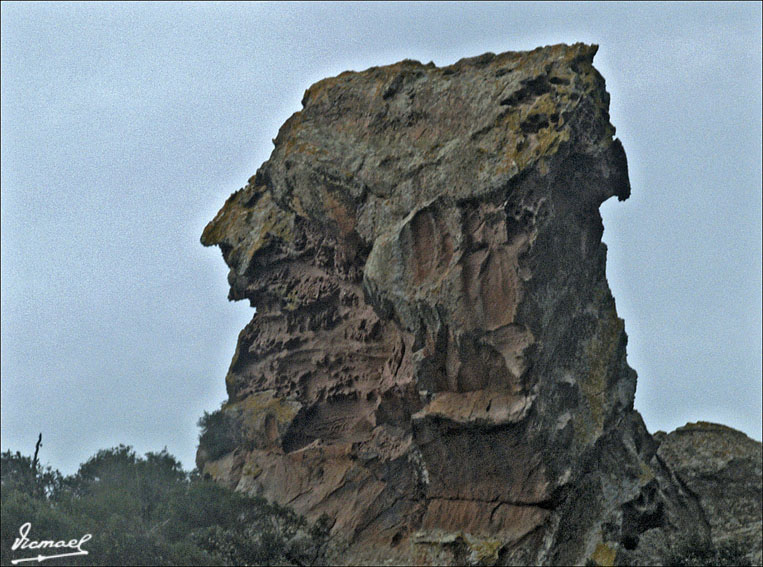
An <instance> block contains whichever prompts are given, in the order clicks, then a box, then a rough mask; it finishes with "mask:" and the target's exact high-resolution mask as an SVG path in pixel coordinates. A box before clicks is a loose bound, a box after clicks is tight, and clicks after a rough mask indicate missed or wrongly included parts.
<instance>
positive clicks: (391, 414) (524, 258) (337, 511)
mask: <svg viewBox="0 0 763 567" xmlns="http://www.w3.org/2000/svg"><path fill="white" fill-rule="evenodd" d="M595 53H596V47H595V46H587V45H582V44H576V45H573V46H565V45H556V46H552V47H546V48H541V49H536V50H534V51H531V52H527V53H504V54H500V55H493V54H485V55H482V56H479V57H475V58H471V59H463V60H461V61H459V62H458V63H456V64H454V65H451V66H449V67H443V68H438V67H436V66H434V64H431V63H430V64H428V65H423V64H421V63H418V62H416V61H408V60H406V61H403V62H400V63H397V64H395V65H391V66H387V67H375V68H371V69H368V70H367V71H364V72H361V73H356V72H346V73H343V74H341V75H339V76H338V77H335V78H331V79H326V80H323V81H320V82H318V83H316V84H315V85H313V86H312V87H310V88H309V89H308V90H307V91H306V92H305V96H304V99H303V101H302V104H303V109H302V110H301V111H300V112H297V113H295V114H294V115H293V116H292V117H291V118H289V119H288V120H287V121H286V123H285V124H284V125H283V126H282V128H281V130H280V131H279V133H278V136H277V138H276V139H275V140H274V144H275V149H274V150H273V153H272V155H271V157H270V159H269V160H268V161H266V162H265V163H264V164H263V165H262V167H261V168H260V169H259V170H258V172H257V174H256V175H255V176H254V177H252V178H251V179H250V180H249V183H248V185H247V186H246V187H244V188H243V189H241V190H239V191H237V192H236V193H234V194H233V195H232V196H231V197H230V198H229V199H228V201H227V202H226V203H225V205H224V206H223V208H222V209H221V211H220V212H219V213H218V215H217V216H216V217H215V219H214V220H213V221H212V222H210V224H209V225H208V226H207V228H206V229H205V231H204V234H203V236H202V242H203V243H204V244H205V245H207V246H211V245H217V246H219V247H220V248H221V250H222V252H223V256H224V258H225V261H226V263H227V264H228V266H229V267H230V273H229V282H230V296H229V297H230V299H232V300H241V299H248V300H249V301H250V302H251V305H252V306H253V307H256V314H255V315H254V317H253V319H252V321H251V323H250V324H249V325H247V327H246V328H245V329H244V330H243V331H242V332H241V334H240V336H239V341H238V346H237V349H236V354H235V356H234V359H233V361H232V363H231V366H230V371H229V373H228V376H227V378H226V384H227V389H228V395H229V400H228V402H227V403H226V404H225V405H224V407H223V410H222V411H223V412H224V413H225V414H226V415H228V416H230V418H231V422H232V423H233V424H234V426H233V428H234V429H235V430H236V431H235V439H236V442H235V449H234V450H232V451H227V452H226V454H224V455H222V456H219V451H215V450H213V449H214V448H209V447H204V446H201V447H200V449H199V454H198V458H197V461H198V466H199V468H200V469H201V470H203V471H204V472H205V474H208V475H210V476H212V477H214V478H215V479H217V480H218V481H220V482H224V483H227V484H229V485H230V486H234V487H237V488H238V489H239V490H245V491H251V492H257V493H261V494H263V495H264V496H266V497H268V498H270V499H275V500H277V501H278V502H280V503H282V504H288V505H290V506H292V507H294V508H295V509H296V510H297V511H299V512H301V513H304V514H306V515H308V517H312V518H314V517H317V516H318V515H320V514H322V513H327V514H328V515H329V516H331V517H332V518H334V519H335V524H334V528H333V531H334V533H336V534H339V535H340V536H342V537H343V538H344V539H345V540H346V542H347V544H348V546H349V547H348V549H347V551H346V553H345V555H343V556H342V558H340V559H341V560H343V561H347V562H350V563H357V562H368V563H378V562H385V561H389V562H393V563H417V564H420V563H433V564H440V563H464V562H466V563H490V564H493V563H514V564H516V563H520V564H524V563H527V564H535V563H538V564H575V563H585V562H586V561H588V560H591V561H593V562H595V563H597V564H612V563H613V562H617V563H659V562H660V560H661V558H662V557H664V556H665V554H666V553H667V552H668V551H669V550H670V548H671V546H672V545H674V544H675V542H677V541H680V540H681V538H682V537H683V536H684V535H685V534H686V533H688V532H691V533H693V534H698V536H699V537H701V538H705V539H708V540H709V538H711V536H713V534H714V530H715V529H718V528H717V527H716V524H715V523H714V521H713V520H708V519H706V520H704V521H698V518H707V511H708V510H709V509H711V508H712V509H715V508H716V507H717V508H721V507H722V506H721V505H720V504H719V502H720V501H719V500H718V498H719V497H720V496H718V495H717V494H716V493H715V492H714V491H713V490H714V489H709V490H710V491H709V492H708V495H709V496H708V497H707V498H703V497H698V496H697V494H699V493H701V492H702V490H704V488H703V487H704V486H705V485H704V484H702V483H703V482H704V481H703V480H702V478H703V477H702V473H701V472H697V471H701V469H702V467H701V466H700V465H698V464H694V463H693V461H690V460H689V461H687V460H686V459H685V458H683V457H682V455H683V453H682V451H684V452H685V451H687V450H688V449H681V447H684V445H683V443H685V441H683V440H682V441H680V442H676V441H675V440H674V438H673V437H671V436H668V438H667V439H666V440H665V441H664V442H663V444H662V445H660V443H659V440H658V439H655V438H653V437H652V436H651V435H650V434H649V433H648V432H647V430H646V428H645V427H644V424H643V422H642V420H641V417H640V416H639V414H638V413H637V412H636V411H634V409H633V396H634V392H635V388H636V374H635V372H634V371H633V370H632V369H631V368H630V367H629V366H628V364H627V362H626V351H625V349H626V343H627V337H626V334H625V331H624V326H623V321H622V320H621V319H619V318H618V316H617V313H616V311H615V302H614V299H613V297H612V294H611V293H610V290H609V287H608V285H607V281H606V277H605V261H606V247H605V245H604V244H603V243H602V242H601V236H602V232H603V226H602V222H601V217H600V215H599V210H598V209H599V206H600V205H601V203H602V202H603V201H605V200H606V199H608V198H610V197H614V196H616V197H618V198H619V199H621V200H623V199H626V198H627V197H628V196H629V193H630V185H629V181H628V174H627V165H626V157H625V153H624V151H623V148H622V146H621V144H620V142H619V140H617V139H616V138H614V133H615V129H614V127H613V126H612V125H611V124H610V122H609V114H608V106H609V95H608V94H607V92H606V90H605V86H604V79H603V78H602V77H601V75H600V74H599V73H598V72H597V71H596V70H595V69H594V67H593V65H592V61H593V57H594V54H595ZM671 435H676V434H671ZM681 439H683V438H681ZM677 447H678V448H677ZM758 447H759V444H758ZM758 451H759V449H758ZM210 455H218V456H217V457H216V458H214V459H212V458H211V457H210ZM674 459H677V460H676V461H675V462H674ZM721 469H723V470H724V471H726V473H727V474H728V475H732V476H733V475H734V474H736V473H735V472H734V471H737V469H735V468H733V467H731V468H729V467H726V468H723V467H722V466H721V465H718V467H716V470H721ZM726 473H724V474H726ZM740 474H743V475H744V474H747V470H746V469H745V470H744V471H742V472H741V473H740ZM757 475H758V476H757V481H755V480H754V479H753V480H752V481H751V483H752V484H749V486H748V485H744V487H742V485H740V488H739V491H738V494H739V498H747V497H749V495H750V494H753V493H755V489H756V486H757V490H758V492H757V494H758V495H759V494H760V468H759V467H758V469H757ZM755 482H757V483H758V484H757V485H756V486H754V483H755ZM700 485H701V486H700ZM745 506H746V505H745ZM743 507H744V506H743ZM744 509H745V510H747V508H746V507H745V508H744ZM745 514H747V511H746V512H745ZM750 514H752V512H750ZM750 517H751V516H750ZM744 518H745V520H744V526H740V527H739V530H737V531H738V532H739V534H741V535H744V537H748V536H749V534H747V532H745V530H748V528H749V529H751V530H753V531H754V530H755V529H757V530H758V533H759V530H760V528H759V525H760V524H759V523H758V528H755V527H754V526H753V527H750V525H749V523H748V522H747V519H746V518H748V516H744ZM743 532H744V533H743ZM753 535H754V534H753Z"/></svg>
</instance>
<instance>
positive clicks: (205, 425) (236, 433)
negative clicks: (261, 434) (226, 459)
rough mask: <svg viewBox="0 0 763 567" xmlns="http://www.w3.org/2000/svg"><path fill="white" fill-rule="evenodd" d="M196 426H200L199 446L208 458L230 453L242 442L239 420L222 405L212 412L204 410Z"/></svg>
mask: <svg viewBox="0 0 763 567" xmlns="http://www.w3.org/2000/svg"><path fill="white" fill-rule="evenodd" d="M198 426H199V427H200V428H201V434H200V435H199V447H202V448H203V449H204V450H205V451H206V452H207V454H208V458H209V460H215V459H218V458H220V457H222V456H223V455H225V454H226V453H230V452H231V451H233V450H234V449H236V448H237V447H238V446H239V445H240V444H241V443H242V438H241V437H242V436H241V427H240V423H239V420H238V419H236V417H235V416H233V415H231V414H230V413H229V412H226V411H224V410H223V408H222V407H221V408H220V409H218V410H215V411H213V412H206V411H205V412H204V415H203V416H201V417H200V418H199V422H198Z"/></svg>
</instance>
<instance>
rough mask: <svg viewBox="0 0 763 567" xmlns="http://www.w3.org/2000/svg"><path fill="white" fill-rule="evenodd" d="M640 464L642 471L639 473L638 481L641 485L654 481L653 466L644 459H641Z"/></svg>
mask: <svg viewBox="0 0 763 567" xmlns="http://www.w3.org/2000/svg"><path fill="white" fill-rule="evenodd" d="M639 465H640V467H641V472H640V473H639V475H638V482H639V484H640V485H641V486H644V485H645V484H649V483H650V482H651V481H652V479H653V478H654V471H653V470H652V467H650V466H649V465H647V464H646V463H645V462H644V461H639Z"/></svg>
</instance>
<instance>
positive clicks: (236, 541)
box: [0, 445, 331, 565]
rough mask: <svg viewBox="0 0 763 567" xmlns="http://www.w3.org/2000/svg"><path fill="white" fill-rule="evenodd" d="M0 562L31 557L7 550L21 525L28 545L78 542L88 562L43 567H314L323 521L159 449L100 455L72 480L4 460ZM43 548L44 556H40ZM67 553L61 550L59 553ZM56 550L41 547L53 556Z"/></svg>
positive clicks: (325, 535) (322, 542)
mask: <svg viewBox="0 0 763 567" xmlns="http://www.w3.org/2000/svg"><path fill="white" fill-rule="evenodd" d="M1 478H2V518H3V522H2V534H1V537H0V543H1V545H2V557H1V558H0V561H1V563H2V565H11V561H12V560H13V559H21V558H25V557H31V556H34V554H35V553H39V552H38V551H37V550H30V549H27V550H25V551H23V552H22V551H21V550H16V551H12V545H13V542H14V540H15V539H16V538H17V537H19V528H20V527H21V526H22V525H23V524H24V523H26V522H29V523H31V529H30V532H29V534H28V538H29V539H30V540H56V541H58V540H65V541H69V540H71V539H75V538H76V539H78V538H80V537H82V536H83V535H85V534H92V539H91V540H90V541H88V542H86V543H85V544H84V545H83V549H85V550H87V551H88V555H87V556H83V557H65V558H62V559H58V560H56V559H50V560H46V564H49V565H273V564H278V565H314V564H320V563H325V561H326V559H325V555H326V552H327V547H328V543H329V530H330V528H331V521H330V520H329V518H327V517H325V516H324V517H322V518H320V519H319V520H318V521H316V522H315V523H314V524H309V523H308V522H307V520H305V518H304V517H302V516H299V515H297V514H296V513H295V512H294V511H292V510H290V509H288V508H285V507H282V506H279V505H277V504H273V503H269V502H267V501H266V500H265V499H264V498H260V497H252V496H247V495H245V494H242V493H239V492H234V491H232V490H230V489H228V488H225V487H223V486H220V485H217V484H214V483H212V482H210V481H206V480H204V479H202V478H201V477H200V475H199V474H198V473H197V472H196V471H193V472H191V473H188V472H185V471H183V470H182V468H181V465H180V463H179V462H178V461H177V460H176V459H175V458H174V457H173V456H172V455H170V454H169V453H167V451H166V450H164V451H161V452H158V453H146V455H145V456H144V457H140V456H137V455H136V454H135V452H134V451H133V449H132V448H131V447H128V446H124V445H120V446H118V447H114V448H111V449H105V450H101V451H99V452H98V453H97V454H96V455H95V456H93V457H92V458H90V459H89V460H88V461H87V462H85V463H83V464H82V465H81V466H80V468H79V470H78V471H77V472H76V473H75V474H73V475H70V476H63V475H62V474H61V473H60V472H58V471H56V470H53V469H51V468H50V467H45V468H43V467H41V466H39V465H37V466H36V467H35V466H33V463H32V459H31V458H30V457H27V456H23V455H21V454H20V453H19V452H16V453H11V452H10V451H6V452H5V453H3V454H2V477H1ZM44 551H51V553H45V552H44ZM66 551H69V550H66ZM56 552H60V550H55V551H53V550H43V554H44V555H45V554H47V555H53V554H54V553H56Z"/></svg>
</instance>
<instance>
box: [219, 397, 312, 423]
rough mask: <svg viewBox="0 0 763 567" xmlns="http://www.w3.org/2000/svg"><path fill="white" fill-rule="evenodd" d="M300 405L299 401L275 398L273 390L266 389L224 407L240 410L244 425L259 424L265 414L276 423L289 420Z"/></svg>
mask: <svg viewBox="0 0 763 567" xmlns="http://www.w3.org/2000/svg"><path fill="white" fill-rule="evenodd" d="M300 407H301V404H300V403H299V402H295V401H291V400H285V399H282V398H277V397H275V392H274V391H272V390H267V391H265V392H256V393H254V394H250V395H249V396H247V397H246V398H244V399H243V400H241V401H240V402H235V403H232V404H226V405H225V408H224V409H225V411H229V410H235V411H238V412H240V413H239V415H240V417H241V420H242V423H243V424H244V426H246V425H255V426H259V425H260V424H261V423H260V422H261V421H262V420H263V419H264V418H265V417H266V416H267V415H272V416H273V417H274V418H275V419H276V423H277V424H278V425H282V424H284V423H288V422H291V420H292V419H294V416H295V415H297V412H298V411H299V408H300Z"/></svg>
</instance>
